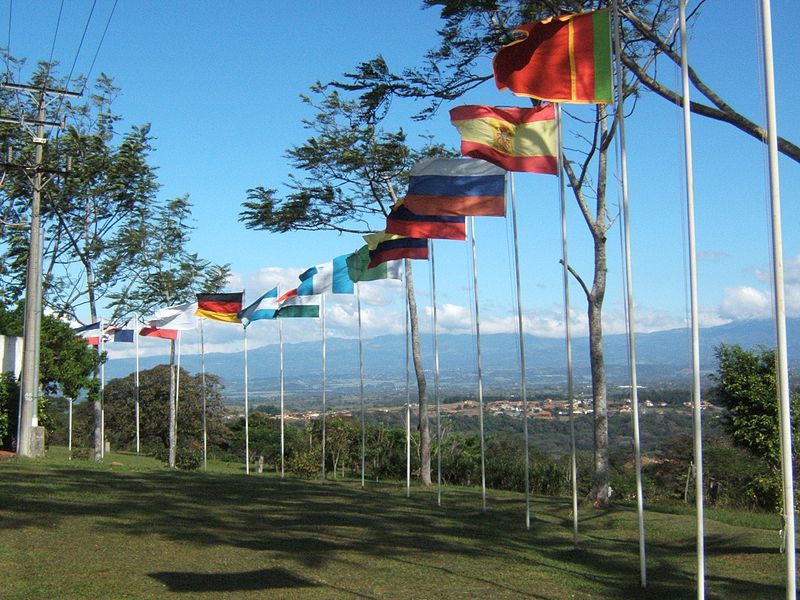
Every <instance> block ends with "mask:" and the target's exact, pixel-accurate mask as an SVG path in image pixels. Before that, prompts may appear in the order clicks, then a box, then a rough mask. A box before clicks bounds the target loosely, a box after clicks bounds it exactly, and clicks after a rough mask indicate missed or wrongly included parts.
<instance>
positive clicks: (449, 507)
mask: <svg viewBox="0 0 800 600" xmlns="http://www.w3.org/2000/svg"><path fill="white" fill-rule="evenodd" d="M435 504H436V503H435V496H434V495H433V494H432V493H431V492H430V491H427V492H424V491H415V494H414V496H413V497H412V498H411V499H406V498H404V497H402V490H401V489H400V488H399V487H398V486H395V487H394V488H393V487H391V486H386V485H371V486H369V487H368V488H367V489H360V488H357V487H355V486H354V485H352V484H347V483H334V482H327V483H325V484H320V483H319V482H318V481H304V480H294V479H285V480H281V479H276V478H272V477H256V476H244V475H233V474H231V475H227V474H226V475H220V474H215V475H210V474H203V473H181V472H171V471H148V472H124V471H121V472H111V471H103V470H98V469H76V468H68V469H67V468H63V469H41V468H34V469H30V468H26V467H24V466H23V465H19V466H14V467H10V466H9V465H8V464H6V465H4V466H3V470H2V471H0V515H2V517H3V519H2V520H3V525H4V527H6V528H9V527H10V528H24V527H51V526H56V525H58V524H59V521H61V520H64V519H71V518H75V517H85V518H86V521H85V522H86V526H87V527H89V528H91V529H92V530H93V531H94V532H101V533H102V532H114V533H120V532H122V533H125V534H126V535H129V536H132V537H135V536H150V535H156V536H160V537H162V538H164V539H168V540H173V541H177V542H182V543H190V544H193V545H196V546H198V547H222V546H229V547H235V548H242V549H246V550H252V551H256V552H262V553H264V555H263V556H264V559H265V562H267V561H271V562H278V563H280V564H288V565H292V564H294V565H298V567H300V568H301V569H302V568H313V569H321V568H325V567H329V568H332V569H339V568H340V567H341V568H343V567H342V565H345V564H348V565H353V568H354V569H358V568H363V564H364V563H365V562H367V563H368V562H369V561H370V559H385V560H389V561H391V562H393V563H395V564H397V565H399V566H403V568H405V569H406V570H410V571H411V572H413V573H425V577H430V576H432V575H433V573H434V572H438V573H440V574H442V576H443V577H444V580H445V581H450V582H453V581H458V582H460V583H461V584H463V585H464V586H480V587H481V588H482V589H484V590H486V591H487V593H491V592H490V590H494V591H495V592H496V593H497V594H501V595H502V594H506V595H507V594H513V595H516V596H521V597H530V598H541V599H546V598H560V597H565V596H562V595H558V593H557V592H553V587H552V586H554V585H558V583H559V582H563V588H561V590H560V591H562V592H563V591H564V590H578V591H580V592H583V593H584V594H586V595H587V596H589V595H591V596H592V597H616V598H648V599H654V598H670V599H671V598H687V597H692V596H693V595H694V592H695V581H694V576H693V568H694V567H693V558H694V552H695V550H694V546H693V544H692V537H691V535H690V534H684V533H676V532H670V533H669V535H665V536H664V538H663V539H659V540H658V541H656V542H653V541H648V577H649V582H648V583H649V585H648V588H647V589H641V588H640V586H639V564H638V558H637V549H638V542H637V537H636V523H635V513H634V512H633V511H631V510H630V509H625V508H623V509H612V510H609V511H602V512H601V511H592V510H588V509H587V510H583V511H582V512H581V523H580V530H581V533H580V540H581V541H580V546H579V548H575V547H574V546H573V543H572V530H571V527H570V526H567V524H570V525H571V520H570V519H569V518H568V512H569V510H570V508H571V505H570V502H569V500H566V499H561V498H535V499H534V504H533V509H532V513H533V518H534V521H533V524H532V527H531V530H530V531H526V530H525V529H524V521H523V517H524V503H523V501H522V498H521V497H517V496H512V495H510V494H504V495H500V494H498V497H497V498H492V499H491V501H490V507H489V512H488V513H487V514H480V512H479V511H478V504H479V498H478V494H476V493H474V492H470V491H467V490H452V489H451V490H448V491H447V493H446V495H445V502H444V504H445V505H444V506H443V507H438V506H436V505H435ZM10 507H13V510H10ZM670 518H672V517H671V516H670ZM674 518H676V519H679V518H682V517H677V516H676V517H674ZM689 518H690V517H687V519H689ZM709 542H710V543H709V550H710V551H711V552H712V553H713V554H714V555H716V556H724V555H726V554H742V553H747V554H756V555H757V554H759V553H763V554H768V553H769V549H768V548H767V547H766V545H765V544H760V543H754V542H753V540H752V539H748V540H744V539H737V538H736V537H734V536H723V535H719V536H716V537H713V538H709ZM431 557H443V558H442V559H441V561H440V562H441V565H440V564H437V563H436V562H435V560H434V561H432V560H431ZM486 557H492V558H493V559H495V560H496V561H497V562H495V563H494V564H495V569H494V570H492V569H489V570H484V569H483V568H476V566H478V565H482V563H483V561H484V560H485V559H486ZM148 575H149V576H150V577H152V578H154V579H156V580H158V581H161V582H162V583H164V584H165V585H167V586H168V587H169V589H170V590H172V591H176V592H202V591H218V592H222V591H256V590H269V589H290V588H307V587H314V586H319V585H324V586H329V587H332V588H334V589H339V588H336V587H335V585H334V583H324V584H322V583H319V582H314V581H310V580H307V579H303V578H302V577H301V576H298V575H296V574H295V573H293V572H292V571H290V570H287V569H285V568H282V567H276V568H263V569H257V570H253V571H245V572H234V573H219V574H209V573H193V572H156V573H149V574H148ZM520 576H521V577H522V578H521V579H514V578H513V577H520ZM747 577H751V578H752V575H751V574H746V573H742V578H737V577H716V576H715V577H714V578H711V579H709V581H712V582H713V583H714V586H715V593H716V594H721V595H720V596H718V597H724V598H751V597H752V598H758V597H767V596H770V597H773V596H775V595H776V594H778V593H779V589H778V588H776V586H774V585H762V584H760V583H758V582H757V581H753V580H752V579H747ZM540 580H542V581H544V580H546V581H548V582H549V583H548V585H550V586H551V587H550V588H549V589H548V588H546V587H543V586H544V584H542V585H538V583H539V581H540ZM347 591H348V592H349V593H351V594H355V595H359V592H358V591H356V590H347ZM742 592H744V593H742ZM759 593H761V594H762V595H761V596H759Z"/></svg>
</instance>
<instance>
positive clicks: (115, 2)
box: [82, 0, 119, 92]
mask: <svg viewBox="0 0 800 600" xmlns="http://www.w3.org/2000/svg"><path fill="white" fill-rule="evenodd" d="M117 2H119V0H114V4H113V5H112V7H111V12H110V13H109V15H108V20H107V21H106V26H105V28H104V29H103V35H102V36H100V42H99V43H98V44H97V50H96V51H95V53H94V57H92V64H90V65H89V70H88V71H87V72H86V81H85V82H84V84H83V90H82V92H83V91H86V86H87V85H88V84H89V79H90V77H91V74H92V69H94V64H95V62H96V61H97V56H98V55H99V54H100V48H102V46H103V42H104V41H105V39H106V33H108V28H109V26H110V25H111V19H112V18H113V16H114V11H115V10H116V8H117Z"/></svg>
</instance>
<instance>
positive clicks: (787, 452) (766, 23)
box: [761, 0, 797, 599]
mask: <svg viewBox="0 0 800 600" xmlns="http://www.w3.org/2000/svg"><path fill="white" fill-rule="evenodd" d="M761 27H762V29H763V35H762V38H763V44H764V49H763V50H764V77H765V79H764V87H765V91H766V105H767V106H766V108H767V148H768V153H769V191H770V194H769V195H770V208H771V211H770V214H771V228H772V230H771V233H772V269H773V274H772V285H773V294H772V296H773V301H774V311H775V336H776V346H777V348H776V365H775V366H776V370H777V373H776V378H777V383H778V406H779V414H780V439H781V473H782V475H783V535H784V554H785V557H786V598H792V599H794V598H795V597H796V593H797V592H796V588H797V583H796V579H797V566H796V557H795V515H794V475H793V473H792V418H791V392H790V390H789V363H788V356H787V349H786V301H785V297H784V276H783V233H782V226H781V192H780V176H779V172H778V122H777V121H778V120H777V111H776V109H775V66H774V64H773V57H772V7H771V5H770V0H761Z"/></svg>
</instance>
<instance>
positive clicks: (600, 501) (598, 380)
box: [589, 298, 610, 508]
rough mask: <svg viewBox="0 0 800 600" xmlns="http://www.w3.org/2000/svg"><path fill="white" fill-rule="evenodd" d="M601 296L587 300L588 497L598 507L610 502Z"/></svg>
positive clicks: (605, 505)
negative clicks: (589, 381) (591, 425)
mask: <svg viewBox="0 0 800 600" xmlns="http://www.w3.org/2000/svg"><path fill="white" fill-rule="evenodd" d="M601 317H602V298H600V300H599V301H598V300H596V299H593V300H590V301H589V361H590V364H591V371H592V399H593V403H594V481H593V483H592V491H591V496H592V498H593V499H594V505H595V506H596V507H598V508H604V507H607V506H608V504H609V489H610V488H609V485H608V477H609V456H608V398H607V394H606V372H605V359H604V356H603V324H602V318H601Z"/></svg>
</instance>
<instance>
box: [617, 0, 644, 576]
mask: <svg viewBox="0 0 800 600" xmlns="http://www.w3.org/2000/svg"><path fill="white" fill-rule="evenodd" d="M613 7H614V12H613V15H614V19H613V21H614V55H615V58H616V65H617V81H616V84H617V85H616V87H617V122H618V123H619V144H620V175H621V179H622V224H623V233H624V240H625V245H624V255H625V273H624V282H625V288H626V291H627V294H626V307H627V311H626V312H627V320H628V323H627V325H628V362H629V365H630V381H631V409H632V410H631V412H632V417H633V455H634V468H635V470H636V505H637V513H638V517H639V570H640V582H641V586H642V587H643V588H644V587H647V564H646V559H645V543H644V541H645V540H644V498H643V493H642V453H641V447H640V445H639V393H638V386H637V381H636V333H635V329H634V324H635V319H634V311H633V308H634V307H633V272H632V269H631V231H630V217H629V210H628V162H627V153H626V148H625V110H624V103H625V97H624V85H623V84H624V74H623V70H622V54H621V53H622V44H621V42H620V27H621V24H620V16H619V6H618V3H617V1H616V0H615V1H614V3H613Z"/></svg>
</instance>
